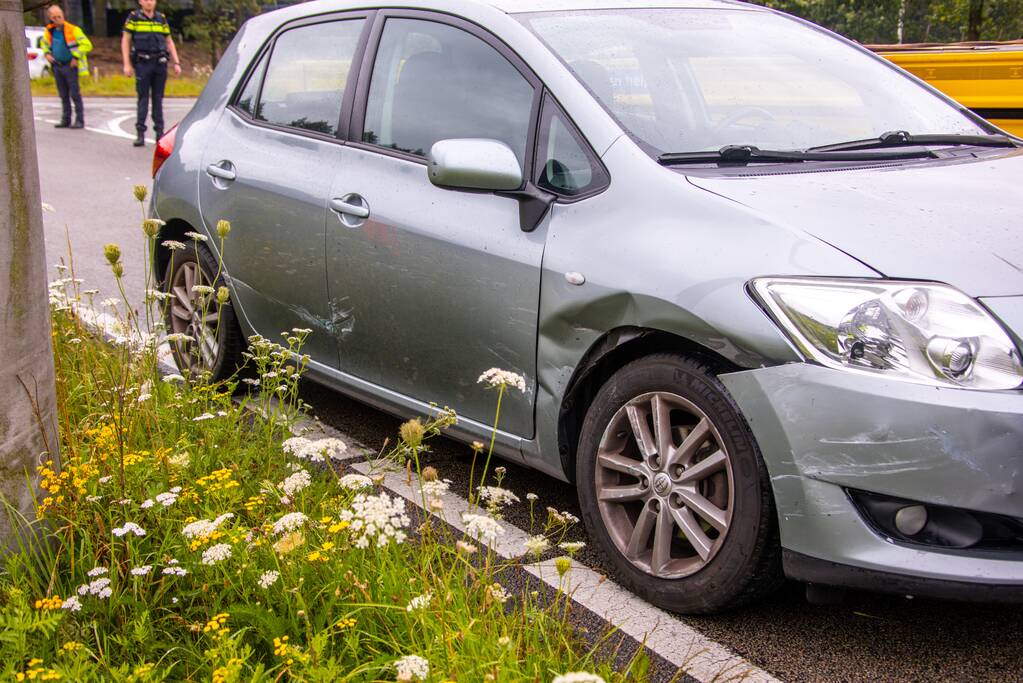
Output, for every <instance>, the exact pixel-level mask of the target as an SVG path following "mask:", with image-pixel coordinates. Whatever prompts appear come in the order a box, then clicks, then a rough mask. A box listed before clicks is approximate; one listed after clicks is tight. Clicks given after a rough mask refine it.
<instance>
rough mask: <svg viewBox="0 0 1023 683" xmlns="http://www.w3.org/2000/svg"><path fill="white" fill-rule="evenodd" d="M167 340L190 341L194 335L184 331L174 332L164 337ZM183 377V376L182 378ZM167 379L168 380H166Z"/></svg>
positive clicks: (172, 341)
mask: <svg viewBox="0 0 1023 683" xmlns="http://www.w3.org/2000/svg"><path fill="white" fill-rule="evenodd" d="M163 340H164V341H165V342H171V343H175V344H176V343H179V342H190V341H192V335H190V334H185V333H184V332H173V333H171V334H168V335H167V336H165V337H164V338H163ZM182 379H183V378H182ZM164 381H167V380H164Z"/></svg>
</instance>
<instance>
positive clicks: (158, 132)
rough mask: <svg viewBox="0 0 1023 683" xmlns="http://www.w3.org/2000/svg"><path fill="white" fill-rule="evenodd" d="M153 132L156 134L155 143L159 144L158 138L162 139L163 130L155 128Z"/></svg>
mask: <svg viewBox="0 0 1023 683" xmlns="http://www.w3.org/2000/svg"><path fill="white" fill-rule="evenodd" d="M153 132H154V133H156V141H157V142H159V141H160V138H162V137H163V128H157V129H156V130H155V131H153Z"/></svg>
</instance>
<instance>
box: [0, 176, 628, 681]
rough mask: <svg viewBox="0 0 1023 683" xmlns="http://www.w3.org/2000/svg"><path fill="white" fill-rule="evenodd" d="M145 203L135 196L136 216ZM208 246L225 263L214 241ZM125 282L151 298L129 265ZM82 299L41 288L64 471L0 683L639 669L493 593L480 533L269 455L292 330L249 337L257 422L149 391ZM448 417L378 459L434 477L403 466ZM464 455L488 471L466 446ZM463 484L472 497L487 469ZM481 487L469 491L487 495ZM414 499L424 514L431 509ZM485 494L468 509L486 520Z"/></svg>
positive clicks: (146, 225) (151, 360)
mask: <svg viewBox="0 0 1023 683" xmlns="http://www.w3.org/2000/svg"><path fill="white" fill-rule="evenodd" d="M145 194H146V192H145V187H144V186H139V187H137V188H136V194H135V196H136V198H137V199H138V200H139V202H140V205H142V204H143V203H144V201H145V198H146V197H145ZM157 228H158V224H157V223H155V222H152V221H149V222H146V221H144V222H143V229H142V230H140V231H139V232H138V233H137V234H138V235H139V237H138V238H139V239H143V240H145V245H146V252H147V253H150V254H151V253H152V249H153V248H154V244H155V241H154V238H153V237H152V236H151V235H153V234H154V233H155V232H156V230H157ZM218 231H219V232H220V233H221V235H222V237H221V240H220V247H221V248H220V253H223V250H224V248H225V245H226V248H228V249H230V248H231V247H230V242H231V239H230V238H228V237H227V235H228V233H229V232H230V226H229V225H228V224H226V223H224V224H222V225H220V226H218ZM145 235H149V236H145ZM196 244H197V243H190V244H189V245H187V246H184V247H183V248H186V249H194V248H196ZM173 253H179V252H173ZM104 256H105V257H106V259H107V261H108V262H109V263H110V264H111V268H112V270H113V272H114V274H115V277H116V278H117V279H118V281H119V282H120V280H121V279H122V278H123V273H124V270H125V268H128V267H131V264H128V265H126V264H124V263H122V262H121V260H120V250H119V249H118V248H117V247H116V246H115V245H107V247H106V248H105V250H104ZM138 267H139V268H140V269H142V271H143V273H144V279H145V280H146V282H147V284H150V286H151V283H152V278H151V274H150V273H149V272H148V268H147V267H146V266H145V264H138ZM83 286H84V285H83V284H82V283H81V282H80V281H76V280H75V279H74V270H73V267H72V268H70V269H66V270H63V271H61V273H60V274H59V279H57V280H56V281H55V282H53V283H51V285H50V297H51V306H52V327H53V345H54V349H55V365H56V372H57V403H58V413H59V426H60V437H61V457H60V461H61V462H60V466H58V465H57V464H54V463H52V462H51V463H47V464H45V465H43V466H41V467H40V469H39V473H38V474H39V476H40V477H41V479H42V481H41V487H40V488H39V491H40V499H39V500H38V511H39V513H40V516H41V518H42V519H43V520H44V523H43V524H36V525H35V528H36V529H37V533H38V536H32V535H30V534H24V535H23V536H21V538H20V544H21V545H20V548H21V549H20V551H19V552H15V553H13V554H11V555H9V556H8V557H7V558H6V559H5V561H4V562H3V563H2V567H3V568H2V570H0V677H2V679H3V680H25V679H29V680H54V679H56V678H61V679H63V680H67V681H100V680H105V681H109V680H113V681H164V680H167V681H170V680H173V681H178V680H203V681H209V680H212V681H215V682H218V683H227V682H229V681H284V680H286V681H377V680H391V681H393V680H396V679H397V680H428V681H434V682H438V683H439V682H441V681H463V682H466V683H468V682H476V681H537V682H542V683H549V682H550V681H555V683H557V682H558V676H559V675H560V674H564V673H566V672H569V671H581V672H592V674H587V675H585V676H583V675H581V674H580V675H579V676H576V677H574V678H573V680H575V681H580V682H585V681H601V680H607V681H615V682H617V681H624V680H643V679H644V678H645V671H646V666H647V660H646V659H645V658H643V657H642V656H641V655H640V656H637V657H636V658H634V659H633V660H632V661H631V663H630V664H629V665H628V666H627V667H626V668H625V670H619V671H615V670H614V669H613V668H612V666H611V664H610V662H611V661H612V660H611V659H610V658H611V657H613V655H614V653H613V652H612V651H610V650H613V648H610V647H607V645H609V644H610V642H611V641H610V639H609V638H610V636H612V635H613V632H611V631H608V632H607V633H605V634H596V642H597V644H596V645H591V646H587V645H585V644H584V641H583V640H582V638H581V637H580V634H579V633H577V632H576V630H575V628H574V627H573V625H572V622H571V619H570V616H571V610H572V602H571V600H570V599H569V598H568V596H567V595H565V594H564V593H562V592H558V593H557V594H556V595H555V596H554V598H553V599H550V598H549V597H548V599H540V598H539V597H538V596H539V595H542V594H541V593H534V592H533V589H541V588H542V586H541V584H539V583H538V582H535V580H534V583H533V584H532V585H531V586H527V588H526V590H525V591H523V592H522V593H521V594H519V595H511V596H510V597H509V596H506V595H504V589H503V588H502V587H501V586H500V585H499V582H500V581H502V580H504V579H503V578H502V577H503V576H505V575H506V574H507V572H509V571H511V572H515V571H519V567H520V564H519V563H520V561H521V562H526V561H529V560H528V558H526V559H523V560H517V561H506V560H502V559H500V558H499V557H498V556H497V555H496V554H495V553H494V552H493V551H492V550H490V549H489V548H488V547H487V545H486V543H484V542H483V541H481V540H480V539H475V540H473V539H468V540H472V544H471V545H469V546H467V545H466V544H465V543H464V542H462V543H460V541H462V540H463V539H462V538H461V537H460V536H457V535H456V534H455V533H454V532H453V531H452V530H451V529H450V528H449V527H447V526H446V525H444V524H441V523H439V522H437V521H436V520H435V519H434V518H430V517H427V518H426V521H425V522H424V523H422V524H420V523H419V522H418V521H414V520H415V518H416V515H414V514H413V515H409V514H408V513H409V512H410V511H409V510H403V509H402V505H403V503H399V502H398V499H396V498H392V497H391V496H390V495H389V494H388V493H387V492H386V491H384V490H383V489H382V488H380V485H379V482H378V481H374V480H366V479H365V478H363V479H362V480H361V481H358V482H355V483H354V484H352V485H351V486H347V485H342V482H349V480H350V479H351V477H350V478H349V480H345V479H339V477H344V476H345V475H351V474H353V472H352V471H351V470H350V469H346V466H345V465H344V463H343V462H341V461H331V460H330V459H329V458H328V459H326V460H324V459H323V458H322V454H323V452H324V451H329V450H330V449H335V450H340V449H341V448H342V446H338V444H337V443H335V442H331V441H309V440H307V441H306V442H296V441H291V442H289V445H288V448H285V447H284V446H282V441H283V440H284V439H285V438H287V437H289V434H290V432H289V425H291V424H293V423H294V420H295V419H296V418H297V417H299V416H300V415H301V414H302V410H303V404H302V402H301V401H300V400H299V399H298V382H299V377H300V375H301V372H302V368H303V367H304V363H305V361H306V358H305V357H304V356H302V353H301V347H302V345H303V344H304V343H305V340H306V337H307V335H308V334H309V332H308V331H307V330H291V331H289V332H287V333H286V334H285V335H284V337H285V339H284V343H283V344H282V345H278V344H276V343H273V342H270V341H268V340H265V339H261V338H253V339H251V340H250V347H249V354H250V355H249V359H248V362H249V365H250V368H251V375H250V376H249V377H248V380H249V383H252V382H255V381H257V380H258V382H259V384H260V386H259V388H260V390H261V393H260V394H253V395H252V397H251V398H250V399H246V400H247V401H252V402H255V404H256V406H255V407H257V408H266V407H267V404H266V403H265V399H264V398H262V397H265V396H267V395H274V396H275V397H276V398H277V399H278V403H279V405H280V406H281V408H280V409H278V410H277V411H269V412H264V411H262V410H255V411H252V410H247V409H246V407H245V406H244V405H239V404H238V403H236V402H235V401H234V400H232V396H233V395H237V389H238V384H239V383H237V382H235V381H231V382H227V383H214V382H211V381H210V379H209V378H208V376H205V375H198V376H192V377H185V378H173V377H172V378H161V377H160V375H159V372H158V368H157V363H156V357H155V351H154V347H155V340H151V341H150V342H149V343H144V344H141V345H134V344H131V343H128V342H126V341H124V339H126V338H130V335H129V334H125V337H124V338H122V339H121V341H120V342H115V343H108V342H106V341H103V340H101V339H98V338H96V337H95V336H94V335H93V334H92V333H91V332H90V330H88V329H86V328H84V327H83V325H82V323H81V322H80V320H79V319H78V318H77V317H75V316H74V315H72V311H71V308H72V307H73V306H75V305H78V304H81V303H85V304H88V305H91V306H99V305H102V306H103V307H104V308H105V310H107V311H118V312H120V313H121V314H122V315H123V316H124V318H123V320H122V323H121V325H122V327H123V330H122V331H123V332H125V333H134V334H136V335H137V334H138V333H139V330H140V329H145V323H142V322H141V321H140V319H139V318H140V317H149V316H150V315H154V317H156V316H155V314H150V313H147V312H146V311H142V312H135V311H130V310H129V309H127V308H126V307H125V303H124V302H123V301H121V302H117V301H105V302H102V303H100V302H95V301H93V300H92V299H93V297H94V294H92V293H90V292H88V291H86V290H83V289H82V287H83ZM214 294H215V295H216V296H214ZM226 297H227V292H226V290H224V291H223V292H219V291H218V292H216V293H214V292H210V294H208V295H206V299H204V300H203V301H202V302H201V305H202V306H203V307H204V308H213V309H215V308H216V307H217V306H218V303H217V301H221V300H226ZM152 303H153V304H154V308H155V307H156V306H158V305H160V302H159V301H153V302H152ZM197 305H200V304H197ZM172 343H177V342H176V341H172ZM181 343H183V344H186V345H187V342H184V341H183V342H181ZM182 348H187V346H186V347H182ZM166 379H170V381H166ZM511 386H512V385H508V386H505V385H501V386H498V387H497V391H495V404H500V401H501V399H502V397H503V399H504V401H513V400H524V399H523V397H522V395H521V394H519V393H517V392H515V391H511V390H510V387H511ZM506 389H509V390H508V391H507V392H506ZM243 403H244V401H243ZM498 417H499V415H495V425H496V423H497V421H498ZM453 419H454V416H453V414H451V413H450V412H447V411H439V412H438V413H437V414H436V415H435V416H433V417H424V419H423V420H422V421H420V420H412V421H409V422H407V423H405V424H404V425H403V426H402V428H401V430H400V434H399V438H398V439H397V441H396V443H397V445H396V446H395V448H393V449H392V450H391V451H390V452H389V453H388V454H387V457H388V458H389V459H390V460H391V461H393V462H394V464H395V465H396V466H398V467H405V466H407V467H409V469H410V471H414V472H419V473H420V474H421V475H422V476H421V478H420V480H421V481H431V480H432V481H437V479H436V477H437V476H438V474H437V473H436V472H430V471H429V468H425V469H423V470H420V463H419V456H420V454H421V453H422V452H423V451H424V450H425V449H426V448H427V442H428V440H429V439H430V438H432V437H433V436H435V435H437V434H439V433H440V432H441V431H442V430H443V429H444V428H445V427H446V426H448V425H450V424H451V423H452V421H453ZM495 429H496V426H495ZM474 448H475V451H474V452H475V453H476V455H478V456H479V457H480V460H481V462H482V461H483V460H484V459H486V461H488V462H489V453H488V452H487V449H486V448H485V447H483V446H482V445H480V446H476V447H474ZM318 454H319V456H320V457H316V456H317V455H318ZM482 470H483V472H482V478H481V482H480V483H482V481H483V480H485V479H486V474H487V473H486V470H487V465H486V464H484V465H483V467H482ZM476 471H477V472H479V469H478V468H477V470H476ZM27 474H28V473H26V476H27ZM495 474H496V475H497V479H496V482H495V481H493V480H491V481H487V483H488V484H494V483H496V484H497V486H500V483H501V480H500V477H501V474H500V471H499V470H495ZM442 475H443V473H440V476H442ZM435 486H440V487H441V488H443V485H442V482H438V483H437V484H435ZM427 488H428V487H421V489H420V490H421V495H422V496H423V499H424V502H426V501H427V500H428V499H434V498H436V499H438V500H443V499H444V497H445V496H447V495H450V493H444V492H442V491H436V490H435V491H429V490H423V489H427ZM499 497H500V496H496V497H495V496H491V498H490V500H491V502H490V503H489V507H488V509H479V510H478V512H479V513H480V514H482V515H485V516H489V517H491V518H492V519H493V520H494V522H493V523H497V524H501V522H500V519H499V518H500V507H501V503H498V502H496V500H497V498H499ZM434 504H435V503H434ZM528 504H529V505H543V503H542V502H540V503H535V502H533V501H530V502H529V503H528ZM374 506H376V508H377V509H378V512H379V511H387V510H388V509H389V512H387V514H386V515H385V516H386V517H389V523H390V525H391V526H390V527H386V528H382V527H380V526H378V527H376V528H374V529H370V528H368V527H367V526H366V524H367V523H368V522H369V521H371V519H372V517H373V515H372V514H371V512H369V511H368V510H367V508H369V507H374ZM8 509H10V508H8ZM542 509H543V508H542V507H540V508H538V510H542ZM410 517H411V519H410ZM531 517H532V515H531ZM537 518H538V520H541V521H540V522H538V528H536V529H534V530H532V531H533V533H535V534H536V537H534V540H533V544H534V547H535V545H536V544H539V545H543V544H545V543H550V544H552V545H553V544H554V543H557V542H558V541H559V540H560V539H562V538H563V537H564V534H565V531H566V530H567V528H568V526H569V525H570V524H571V523H572V521H571V520H566V519H565V518H564V517H563V516H562V515H559V514H558V513H557V512H556V511H555V513H554V514H553V515H549V516H548V519H547V521H546V522H542V516H541V515H539V514H538V515H537ZM203 520H205V521H203ZM214 520H216V521H214ZM558 571H559V572H561V573H564V572H570V571H572V569H571V563H570V562H569V563H566V562H564V561H561V562H559V566H558ZM591 635H593V634H591ZM587 642H591V643H592V642H593V640H592V639H591V640H590V641H587ZM598 653H599V654H598ZM409 656H414V657H418V658H422V659H421V660H416V661H417V662H418V663H419V665H420V666H421V665H422V664H423V662H426V663H427V665H428V673H426V674H425V677H423V678H420V676H419V675H418V674H417V673H416V672H415V671H414V670H413V671H411V672H406V674H408V675H405V676H404V677H403V675H402V673H401V669H400V667H398V666H396V663H397V662H399V661H401V660H402V658H405V657H409ZM414 668H415V667H413V669H414ZM598 675H599V677H598ZM600 677H602V678H600Z"/></svg>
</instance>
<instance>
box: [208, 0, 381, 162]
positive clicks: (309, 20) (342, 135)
mask: <svg viewBox="0 0 1023 683" xmlns="http://www.w3.org/2000/svg"><path fill="white" fill-rule="evenodd" d="M376 14H377V10H360V11H348V12H332V13H328V14H313V15H309V16H307V17H301V18H299V19H295V20H293V21H289V22H287V23H285V24H282V25H281V26H279V27H277V29H275V30H274V32H273V33H272V34H271V35H270V37H268V38H267V39H266V41H265V42H264V44H263V45H262V47H260V49H259V50H257V52H256V55H255V56H254V57H253V58H252V59H251V61H250V62H249V66H248V73H246V74H245V77H244V78H241V79H239V81H238V85H237V86H235V91H234V92H233V93H232V94H231V99H230V100H228V102H229V103H230V104H228V109H230V110H231V112H232V113H233V114H235V115H236V116H238V117H239V118H240V119H242V120H243V121H244V122H245V123H247V124H249V125H252V126H257V127H259V128H266V129H269V130H274V131H277V132H280V133H289V134H291V135H299V136H301V137H308V138H312V139H314V140H320V141H323V142H334V143H337V144H341V145H343V144H345V142H346V139H347V138H348V125H349V122H350V121H351V111H352V103H353V102H354V100H355V95H356V88H354V87H351V86H350V85H346V87H345V92H344V95H343V96H342V98H341V114H340V116H339V119H338V125H337V128H336V131H335V133H334V135H327V134H324V133H317V132H316V131H312V130H308V129H305V128H295V127H292V126H284V125H281V124H278V123H271V122H269V121H262V120H259V119H257V118H256V117H255V116H253V115H252V114H250V113H249V112H247V111H245V110H244V109H242V108H241V107H239V106H238V98H239V97H241V95H242V93H243V92H244V90H245V88H246V87H247V86H248V83H249V79H251V78H252V77H253V76H254V75H255V74H256V72H257V71H258V68H259V65H260V62H261V61H262V60H263V59H264V57H265V58H266V60H267V61H266V66H267V68H265V69H263V73H262V74H261V75H260V78H261V79H262V80H261V82H260V84H259V88H257V90H256V107H257V108H258V107H259V102H260V98H261V97H262V96H263V84H264V83H265V81H266V74H267V71H269V66H270V61H271V60H272V59H273V50H274V47H275V46H276V44H277V39H278V38H279V37H280V36H281V35H283V34H284V33H285V32H286V31H290V30H292V29H296V28H302V27H305V26H313V25H316V24H325V23H331V22H337V21H356V20H360V19H361V20H363V25H362V32H361V33H360V34H359V40H358V42H357V43H356V46H355V53H354V54H353V55H352V64H351V67H350V69H349V72H348V83H349V84H352V83H355V84H356V85H357V80H356V81H353V80H352V79H353V76H355V77H357V76H358V73H359V71H360V69H361V66H362V59H363V55H364V54H365V51H366V46H367V44H368V40H369V35H370V32H371V29H372V27H373V25H374V18H375V15H376Z"/></svg>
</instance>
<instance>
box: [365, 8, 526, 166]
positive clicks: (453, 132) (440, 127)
mask: <svg viewBox="0 0 1023 683" xmlns="http://www.w3.org/2000/svg"><path fill="white" fill-rule="evenodd" d="M533 94H534V91H533V86H532V85H531V84H530V83H529V81H527V80H526V79H525V78H524V77H523V75H522V74H521V73H519V71H518V70H517V69H516V68H515V67H514V66H513V65H512V64H511V63H510V62H509V61H508V60H507V59H505V58H504V57H503V56H502V55H501V54H500V53H499V52H498V51H497V50H495V49H494V48H493V47H491V46H490V45H488V44H487V43H485V42H484V41H482V40H480V39H479V38H477V37H476V36H474V35H472V34H471V33H468V32H466V31H463V30H461V29H458V28H454V27H452V26H448V25H446V24H440V23H437V22H431V21H423V20H419V19H388V20H387V23H386V24H385V25H384V31H383V35H382V36H381V39H380V47H379V49H378V50H377V55H376V62H375V64H374V66H373V78H372V80H371V82H370V89H369V99H368V101H367V104H366V120H365V125H364V127H363V128H364V132H363V138H362V139H363V141H365V142H368V143H371V144H374V145H380V146H383V147H389V148H391V149H397V150H401V151H403V152H409V153H411V154H418V155H420V156H425V155H426V154H427V153H428V152H429V151H430V148H431V147H432V146H433V143H435V142H437V141H438V140H446V139H451V138H491V139H495V140H500V141H501V142H504V143H505V144H507V145H508V146H509V147H511V149H512V151H514V152H515V156H516V157H517V158H518V160H519V164H524V161H525V156H526V142H527V138H528V136H529V124H530V113H531V112H532V107H533Z"/></svg>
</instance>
